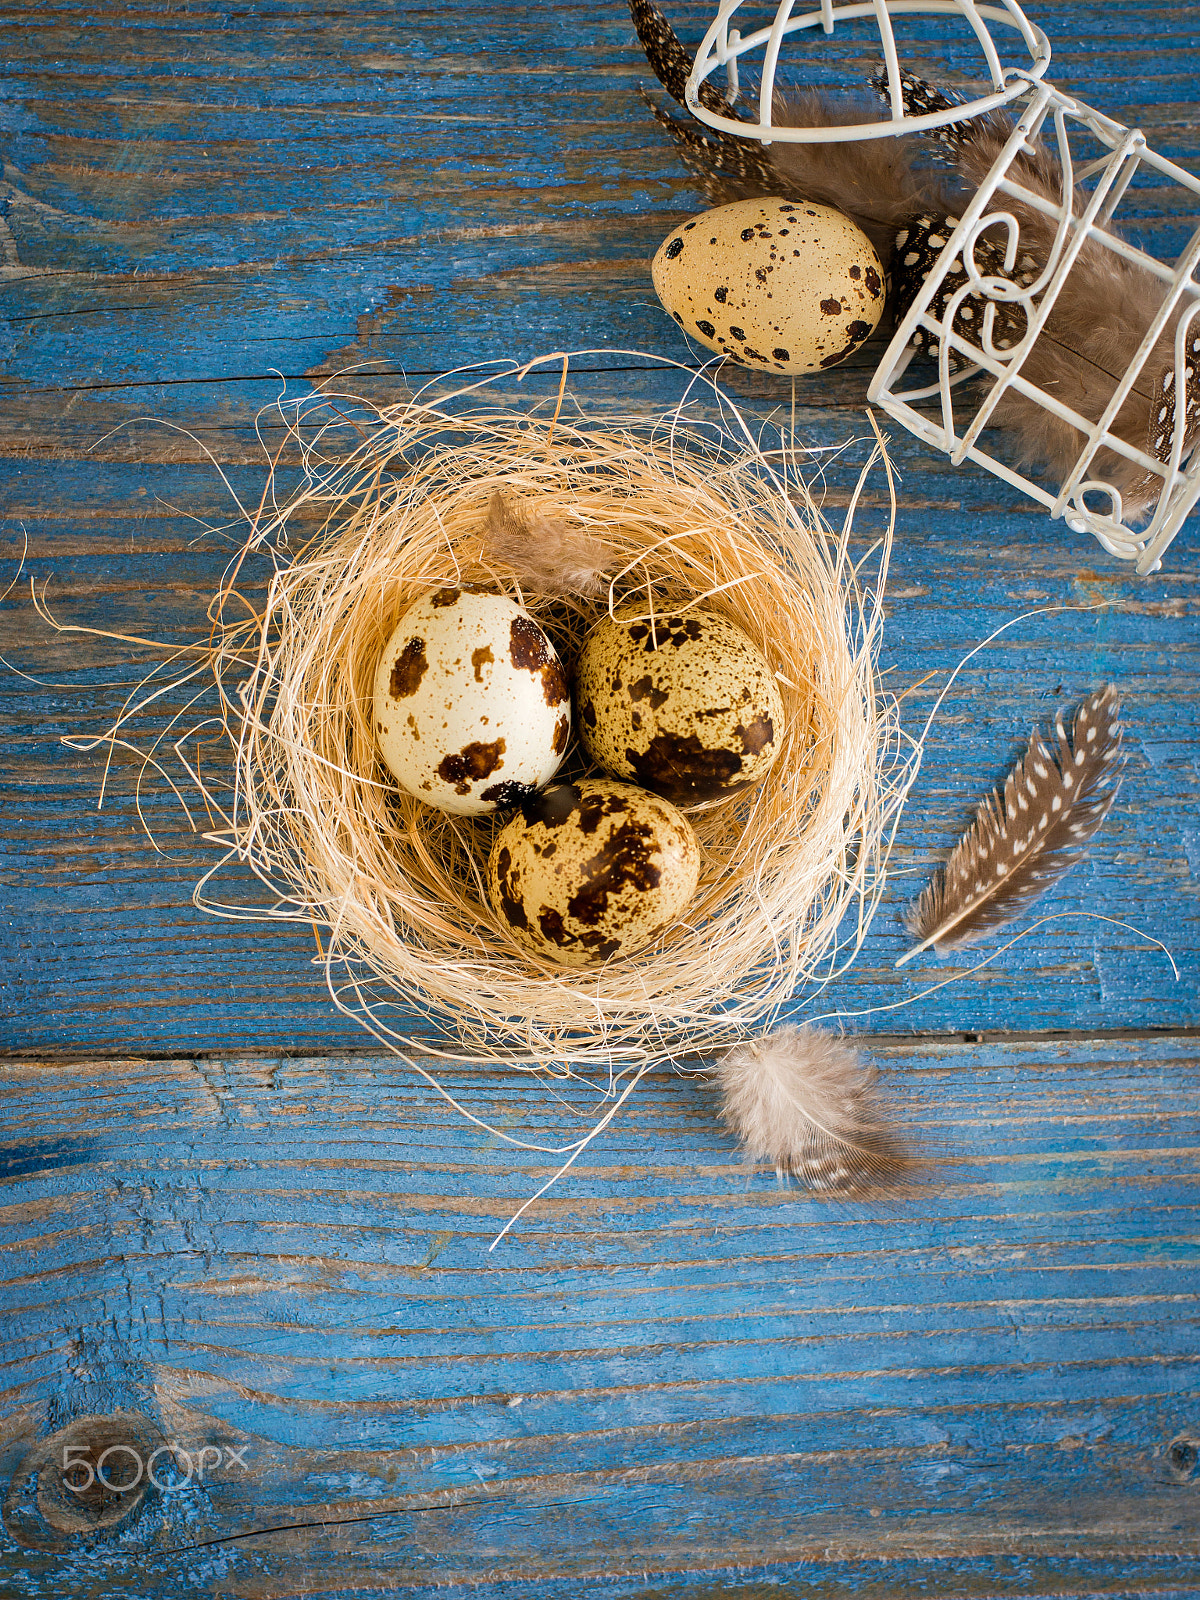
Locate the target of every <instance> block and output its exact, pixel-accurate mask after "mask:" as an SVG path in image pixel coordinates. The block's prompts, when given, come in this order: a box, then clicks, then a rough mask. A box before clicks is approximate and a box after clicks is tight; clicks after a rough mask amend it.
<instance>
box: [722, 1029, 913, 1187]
mask: <svg viewBox="0 0 1200 1600" xmlns="http://www.w3.org/2000/svg"><path fill="white" fill-rule="evenodd" d="M716 1075H717V1085H718V1088H719V1090H720V1093H721V1120H722V1121H723V1122H724V1123H725V1125H726V1127H728V1128H729V1129H730V1131H731V1132H732V1133H734V1134H735V1135H736V1136H737V1138H738V1141H739V1142H740V1143H741V1145H742V1146H743V1148H744V1149H745V1151H746V1153H747V1154H748V1155H750V1156H752V1157H753V1158H754V1159H755V1160H767V1161H770V1162H772V1163H773V1165H774V1167H775V1169H776V1171H777V1172H778V1173H779V1175H780V1176H781V1177H794V1178H796V1179H798V1180H799V1181H800V1182H802V1183H804V1184H806V1185H807V1186H808V1187H809V1188H811V1189H817V1190H822V1191H825V1192H827V1193H833V1194H853V1193H855V1192H858V1191H862V1190H864V1189H868V1188H879V1187H889V1186H895V1185H896V1184H897V1182H898V1180H899V1179H900V1177H901V1175H902V1174H903V1173H904V1172H905V1171H906V1170H907V1169H908V1168H909V1167H910V1166H912V1165H913V1163H914V1159H915V1158H914V1155H913V1151H912V1148H911V1144H910V1142H909V1141H908V1140H907V1139H906V1138H905V1137H904V1135H903V1133H902V1132H901V1131H900V1130H899V1129H898V1128H897V1127H896V1126H895V1124H894V1123H893V1121H892V1119H891V1118H890V1117H889V1116H888V1114H887V1110H886V1108H885V1106H884V1105H883V1103H882V1101H881V1099H880V1097H879V1094H878V1091H877V1087H876V1084H877V1078H878V1073H877V1072H876V1070H875V1067H874V1066H873V1065H872V1064H871V1063H870V1062H867V1061H864V1060H863V1059H862V1057H861V1056H860V1055H859V1053H858V1051H857V1050H855V1049H854V1047H853V1046H852V1045H850V1044H849V1043H847V1041H846V1040H845V1039H842V1038H839V1037H838V1036H837V1035H836V1034H831V1033H825V1032H822V1031H821V1030H819V1029H817V1028H813V1027H810V1026H808V1025H805V1026H802V1027H797V1026H795V1025H794V1024H788V1025H787V1026H785V1027H782V1028H778V1029H776V1031H775V1032H774V1033H769V1034H766V1035H764V1036H763V1037H762V1038H760V1039H748V1040H745V1041H744V1042H743V1043H741V1044H736V1045H734V1046H733V1048H732V1049H731V1050H729V1051H728V1052H727V1053H726V1054H725V1055H724V1056H722V1057H720V1059H719V1060H718V1062H717V1067H716Z"/></svg>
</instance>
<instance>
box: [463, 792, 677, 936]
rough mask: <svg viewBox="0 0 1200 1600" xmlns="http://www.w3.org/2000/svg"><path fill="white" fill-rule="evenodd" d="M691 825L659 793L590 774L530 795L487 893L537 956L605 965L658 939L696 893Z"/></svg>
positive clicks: (509, 830) (493, 865)
mask: <svg viewBox="0 0 1200 1600" xmlns="http://www.w3.org/2000/svg"><path fill="white" fill-rule="evenodd" d="M699 871H700V847H699V845H698V844H697V842H696V835H695V834H694V833H693V832H692V828H691V824H690V823H689V822H688V821H687V818H686V817H683V816H681V815H680V813H679V812H678V811H676V809H675V807H674V806H673V805H671V804H669V803H668V802H667V801H666V800H662V799H660V798H659V797H658V796H657V795H653V794H646V793H644V791H642V790H641V789H635V788H633V787H632V786H631V785H630V784H626V783H613V782H612V781H611V780H609V779H604V778H585V779H583V780H581V781H580V782H579V783H578V784H574V783H556V784H553V785H552V786H551V787H550V788H549V789H546V790H544V791H543V792H542V793H541V794H536V795H534V796H533V797H532V798H531V799H530V800H528V801H526V802H525V803H524V804H523V805H522V807H521V809H520V810H519V811H518V812H517V814H516V815H515V816H514V817H513V818H512V819H511V821H509V822H508V823H506V824H505V826H504V827H503V828H502V829H501V830H500V832H499V833H498V834H497V836H496V840H495V843H494V844H493V846H492V853H491V856H490V857H489V859H488V892H489V895H490V897H491V901H492V905H493V907H494V908H495V911H496V915H497V916H498V917H499V918H500V919H501V921H503V922H504V923H505V924H506V926H507V927H508V928H510V929H511V930H512V933H513V935H514V936H515V937H516V939H517V940H518V941H519V942H520V943H521V944H523V945H525V946H526V947H527V948H528V949H530V950H533V951H534V952H536V954H538V955H540V956H544V957H548V958H549V959H550V960H552V961H559V962H562V963H563V964H564V965H566V966H569V967H591V966H599V965H601V964H602V963H603V962H605V961H610V960H612V959H613V958H614V957H616V956H627V955H631V954H632V953H633V952H634V951H636V950H640V949H642V948H643V947H644V946H645V945H648V944H650V943H652V942H653V941H654V940H655V939H657V938H658V937H659V936H660V935H661V934H662V933H663V932H665V930H666V929H667V928H669V927H670V926H671V924H672V923H673V922H675V921H676V920H677V919H678V917H679V916H680V914H681V912H682V911H683V910H684V908H685V906H686V905H687V904H688V902H689V900H691V898H692V896H693V895H694V894H695V892H696V880H697V876H698V874H699Z"/></svg>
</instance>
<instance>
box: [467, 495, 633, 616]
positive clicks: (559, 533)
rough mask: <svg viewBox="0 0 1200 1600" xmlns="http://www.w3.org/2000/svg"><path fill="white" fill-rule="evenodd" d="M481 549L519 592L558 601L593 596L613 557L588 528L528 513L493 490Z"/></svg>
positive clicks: (559, 519) (521, 506)
mask: <svg viewBox="0 0 1200 1600" xmlns="http://www.w3.org/2000/svg"><path fill="white" fill-rule="evenodd" d="M483 547H484V556H485V559H487V560H489V561H492V562H495V563H497V564H498V565H500V566H505V567H509V568H511V570H512V571H513V572H514V573H515V574H516V577H517V581H518V583H520V585H521V587H522V588H523V589H526V590H528V591H529V592H531V593H533V594H540V595H554V596H560V597H563V596H570V595H578V596H588V595H594V594H597V593H599V591H600V589H601V588H602V587H603V575H604V572H605V570H606V569H607V568H608V567H609V566H611V564H612V559H613V552H612V550H611V549H610V548H609V546H608V545H606V544H605V543H604V542H603V540H601V539H598V538H597V537H596V535H595V534H594V533H592V532H591V530H590V529H588V528H585V527H580V526H577V525H575V524H573V523H571V522H569V521H568V520H567V519H566V518H565V517H556V516H548V515H546V514H545V513H544V512H540V511H537V510H536V509H535V510H530V509H529V508H528V507H526V506H523V505H521V504H519V503H518V502H517V501H516V500H515V499H514V498H513V497H512V496H511V495H508V494H505V493H503V492H502V491H501V490H499V489H497V490H496V492H495V494H493V495H492V498H491V500H490V501H489V502H488V509H487V516H486V518H485V519H484V526H483Z"/></svg>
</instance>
